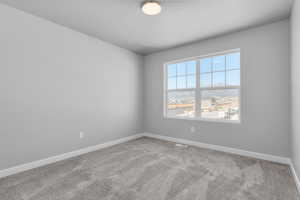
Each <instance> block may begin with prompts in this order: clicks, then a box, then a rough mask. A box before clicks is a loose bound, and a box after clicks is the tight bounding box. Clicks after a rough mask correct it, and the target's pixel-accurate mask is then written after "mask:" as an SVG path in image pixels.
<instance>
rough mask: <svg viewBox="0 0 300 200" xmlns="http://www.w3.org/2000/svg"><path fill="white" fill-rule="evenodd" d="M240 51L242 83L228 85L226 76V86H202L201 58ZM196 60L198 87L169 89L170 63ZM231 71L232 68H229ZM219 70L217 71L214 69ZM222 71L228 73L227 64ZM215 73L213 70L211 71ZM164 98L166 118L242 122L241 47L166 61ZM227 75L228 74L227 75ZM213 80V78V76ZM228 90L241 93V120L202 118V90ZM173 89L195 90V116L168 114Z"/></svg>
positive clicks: (164, 114)
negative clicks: (170, 94) (169, 97)
mask: <svg viewBox="0 0 300 200" xmlns="http://www.w3.org/2000/svg"><path fill="white" fill-rule="evenodd" d="M237 52H239V53H240V68H239V70H240V85H239V86H227V85H226V78H225V86H224V87H213V84H212V83H211V87H210V88H201V87H200V59H203V58H210V57H215V56H221V55H224V54H230V53H237ZM193 60H195V61H196V74H195V76H196V88H186V89H170V90H168V65H170V64H176V63H180V62H187V61H193ZM228 71H231V70H228ZM214 72H217V71H214ZM222 72H225V74H226V72H227V71H226V66H225V71H224V70H222ZM211 74H213V72H211ZM163 76H164V98H163V101H164V102H163V105H164V111H163V116H164V118H165V119H183V120H196V121H208V122H223V123H234V124H240V123H241V122H242V95H241V90H242V53H241V49H240V48H237V49H231V50H226V51H221V52H216V53H210V54H206V55H202V56H196V57H189V58H184V59H179V60H173V61H170V62H166V63H165V64H164V75H163ZM225 77H226V76H225ZM211 81H213V79H212V78H211ZM224 89H225V90H226V89H238V90H239V91H238V93H239V120H224V119H209V118H202V117H201V116H199V115H201V92H202V91H208V90H224ZM172 91H194V92H195V117H193V118H191V117H175V116H168V114H167V109H168V105H167V104H168V98H167V97H168V92H172Z"/></svg>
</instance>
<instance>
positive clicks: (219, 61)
mask: <svg viewBox="0 0 300 200" xmlns="http://www.w3.org/2000/svg"><path fill="white" fill-rule="evenodd" d="M224 70H225V56H216V57H214V58H213V71H224Z"/></svg>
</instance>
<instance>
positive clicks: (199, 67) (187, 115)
mask: <svg viewBox="0 0 300 200" xmlns="http://www.w3.org/2000/svg"><path fill="white" fill-rule="evenodd" d="M165 67H166V69H165V72H166V73H165V80H166V83H165V84H166V90H165V116H166V117H169V118H184V119H203V120H220V121H240V51H239V50H233V51H228V52H227V53H221V54H215V55H213V56H205V57H198V58H194V59H190V60H185V61H181V62H172V63H169V64H166V65H165Z"/></svg>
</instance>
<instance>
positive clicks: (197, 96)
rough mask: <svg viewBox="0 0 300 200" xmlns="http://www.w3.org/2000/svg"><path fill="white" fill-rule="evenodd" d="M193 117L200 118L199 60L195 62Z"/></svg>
mask: <svg viewBox="0 0 300 200" xmlns="http://www.w3.org/2000/svg"><path fill="white" fill-rule="evenodd" d="M195 117H199V118H201V91H200V59H198V60H197V61H196V94H195Z"/></svg>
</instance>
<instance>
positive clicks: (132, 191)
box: [0, 138, 299, 200]
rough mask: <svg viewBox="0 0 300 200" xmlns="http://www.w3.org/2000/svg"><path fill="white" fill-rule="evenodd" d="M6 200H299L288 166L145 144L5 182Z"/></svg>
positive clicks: (0, 186) (0, 194) (1, 185)
mask: <svg viewBox="0 0 300 200" xmlns="http://www.w3.org/2000/svg"><path fill="white" fill-rule="evenodd" d="M0 199H1V200H27V199H28V200H54V199H56V200H67V199H68V200H102V199H103V200H163V199H164V200H169V199H178V200H179V199H180V200H299V196H298V193H297V190H296V185H295V183H294V180H293V178H292V176H291V175H290V172H289V168H288V166H286V165H281V164H276V163H272V162H267V161H262V160H256V159H252V158H247V157H241V156H237V155H231V154H226V153H222V152H217V151H212V150H207V149H201V148H197V147H187V148H185V147H176V146H175V145H174V143H171V142H165V141H160V140H156V139H150V138H141V139H137V140H134V141H131V142H127V143H124V144H119V145H116V146H113V147H110V148H106V149H102V150H99V151H96V152H92V153H88V154H85V155H82V156H79V157H76V158H73V159H69V160H66V161H62V162H58V163H55V164H51V165H48V166H45V167H41V168H37V169H34V170H30V171H27V172H23V173H20V174H17V175H14V176H10V177H6V178H4V179H1V180H0Z"/></svg>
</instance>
